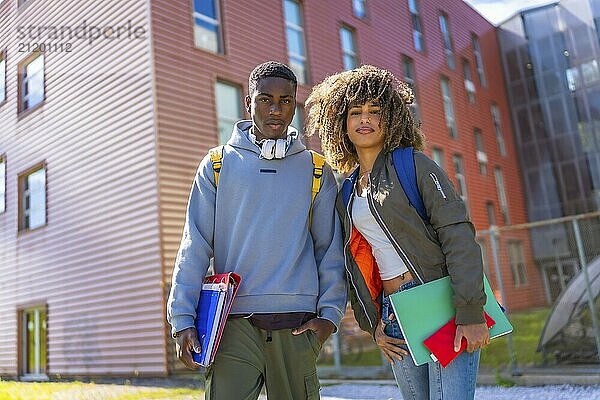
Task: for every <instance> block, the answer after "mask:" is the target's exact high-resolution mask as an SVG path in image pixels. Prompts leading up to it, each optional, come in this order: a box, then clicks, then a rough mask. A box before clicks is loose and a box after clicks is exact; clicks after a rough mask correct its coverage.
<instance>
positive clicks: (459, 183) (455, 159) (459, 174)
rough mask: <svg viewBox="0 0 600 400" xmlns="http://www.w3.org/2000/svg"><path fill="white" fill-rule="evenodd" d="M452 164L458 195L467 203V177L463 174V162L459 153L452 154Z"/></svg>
mask: <svg viewBox="0 0 600 400" xmlns="http://www.w3.org/2000/svg"><path fill="white" fill-rule="evenodd" d="M452 164H453V165H454V177H455V178H456V188H457V189H458V195H459V196H460V198H461V199H462V200H463V201H464V202H465V204H467V203H468V200H469V195H468V191H467V177H466V174H465V164H464V161H463V158H462V156H461V155H460V154H454V155H453V156H452Z"/></svg>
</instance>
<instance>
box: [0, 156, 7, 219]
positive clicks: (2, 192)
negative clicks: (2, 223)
mask: <svg viewBox="0 0 600 400" xmlns="http://www.w3.org/2000/svg"><path fill="white" fill-rule="evenodd" d="M4 211H6V156H4V155H3V156H0V214H2V213H3V212H4Z"/></svg>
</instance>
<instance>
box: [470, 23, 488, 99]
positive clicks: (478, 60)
mask: <svg viewBox="0 0 600 400" xmlns="http://www.w3.org/2000/svg"><path fill="white" fill-rule="evenodd" d="M471 46H472V47H473V58H475V69H476V70H477V76H478V77H479V85H481V86H483V87H486V86H487V80H486V78H485V69H484V66H483V57H482V56H481V46H480V44H479V37H478V36H477V35H476V34H474V33H473V34H472V35H471Z"/></svg>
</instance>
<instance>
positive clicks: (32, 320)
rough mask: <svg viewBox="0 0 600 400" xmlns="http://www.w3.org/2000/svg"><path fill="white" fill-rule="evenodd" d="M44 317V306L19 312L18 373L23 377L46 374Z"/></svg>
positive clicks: (45, 322)
mask: <svg viewBox="0 0 600 400" xmlns="http://www.w3.org/2000/svg"><path fill="white" fill-rule="evenodd" d="M46 316H47V312H46V306H39V307H31V308H25V309H21V310H19V332H20V338H19V348H20V358H21V359H20V365H21V371H20V372H21V374H23V375H29V376H40V375H45V374H46V365H47V358H48V357H47V329H46V325H47V321H46Z"/></svg>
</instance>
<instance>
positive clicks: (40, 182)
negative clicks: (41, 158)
mask: <svg viewBox="0 0 600 400" xmlns="http://www.w3.org/2000/svg"><path fill="white" fill-rule="evenodd" d="M43 225H46V168H45V167H44V166H43V165H39V166H37V167H35V168H33V169H31V170H30V171H28V172H26V173H24V174H22V175H20V176H19V230H20V231H22V230H30V229H35V228H39V227H40V226H43Z"/></svg>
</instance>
